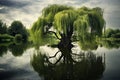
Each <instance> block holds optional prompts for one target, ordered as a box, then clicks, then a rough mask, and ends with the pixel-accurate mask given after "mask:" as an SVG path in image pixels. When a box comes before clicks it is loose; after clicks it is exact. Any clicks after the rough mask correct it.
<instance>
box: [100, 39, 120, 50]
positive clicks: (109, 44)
mask: <svg viewBox="0 0 120 80" xmlns="http://www.w3.org/2000/svg"><path fill="white" fill-rule="evenodd" d="M101 45H102V46H103V47H105V48H107V49H113V48H116V49H118V48H120V40H113V41H111V40H102V41H101Z"/></svg>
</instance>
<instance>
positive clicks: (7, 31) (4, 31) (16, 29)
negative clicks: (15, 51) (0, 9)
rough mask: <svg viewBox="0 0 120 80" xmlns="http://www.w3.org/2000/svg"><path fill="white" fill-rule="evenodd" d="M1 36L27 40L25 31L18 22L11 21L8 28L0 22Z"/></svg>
mask: <svg viewBox="0 0 120 80" xmlns="http://www.w3.org/2000/svg"><path fill="white" fill-rule="evenodd" d="M3 35H7V36H6V37H9V36H13V37H15V39H16V40H22V41H27V40H28V32H27V29H26V28H25V26H24V25H23V24H22V22H20V21H13V22H12V23H11V25H10V26H7V25H6V24H5V23H4V22H3V21H2V20H0V37H1V36H3Z"/></svg>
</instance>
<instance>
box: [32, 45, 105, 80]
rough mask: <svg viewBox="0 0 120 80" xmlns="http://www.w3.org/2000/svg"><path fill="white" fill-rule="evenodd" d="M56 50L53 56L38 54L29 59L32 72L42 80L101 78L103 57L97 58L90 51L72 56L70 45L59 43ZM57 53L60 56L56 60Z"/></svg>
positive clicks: (89, 79) (90, 79) (93, 79)
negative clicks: (36, 73) (41, 77)
mask: <svg viewBox="0 0 120 80" xmlns="http://www.w3.org/2000/svg"><path fill="white" fill-rule="evenodd" d="M61 46H62V47H61ZM68 46H69V48H68ZM70 46H71V47H70ZM58 48H59V50H60V51H58V52H56V54H55V55H54V56H47V55H46V54H45V53H42V52H39V53H37V54H34V55H33V58H32V59H31V65H32V66H33V68H34V70H35V71H36V72H38V73H39V75H40V76H44V80H96V79H99V78H101V77H102V74H103V72H104V70H105V57H104V58H103V57H102V56H97V55H95V54H94V53H93V52H90V51H88V52H81V53H80V54H74V53H72V50H71V48H72V45H71V44H68V45H61V44H60V43H59V47H58ZM58 53H61V55H60V56H59V58H58V59H57V60H56V55H58ZM51 58H52V59H54V60H51Z"/></svg>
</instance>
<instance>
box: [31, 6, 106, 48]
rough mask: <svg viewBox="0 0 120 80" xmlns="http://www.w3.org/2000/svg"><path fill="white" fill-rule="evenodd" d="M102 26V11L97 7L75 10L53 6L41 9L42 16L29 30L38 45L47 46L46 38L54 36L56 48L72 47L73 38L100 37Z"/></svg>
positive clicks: (103, 22)
mask: <svg viewBox="0 0 120 80" xmlns="http://www.w3.org/2000/svg"><path fill="white" fill-rule="evenodd" d="M104 26H105V21H104V19H103V10H102V9H101V8H99V7H96V8H92V9H90V8H87V7H82V8H77V9H75V8H73V7H68V6H65V5H56V4H54V5H50V6H48V7H46V8H44V9H43V11H42V15H41V16H40V17H39V18H38V20H37V21H36V22H35V23H34V24H33V26H32V28H31V36H32V39H33V42H36V41H39V43H40V44H41V43H42V42H45V44H47V43H46V42H49V41H45V40H48V39H47V38H49V37H55V36H56V38H55V39H56V40H57V39H58V40H60V42H59V44H58V47H70V46H71V47H72V44H71V42H72V37H73V36H76V37H81V36H82V37H83V38H84V36H85V35H86V34H95V35H98V36H100V35H102V30H103V28H104ZM48 34H49V35H48ZM46 35H47V36H46ZM51 35H52V36H51ZM36 37H37V38H36ZM38 38H39V39H38ZM35 39H36V40H35ZM51 39H53V38H51ZM78 39H79V38H78Z"/></svg>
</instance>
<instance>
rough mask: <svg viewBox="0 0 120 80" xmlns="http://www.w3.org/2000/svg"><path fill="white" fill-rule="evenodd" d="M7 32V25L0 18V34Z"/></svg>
mask: <svg viewBox="0 0 120 80" xmlns="http://www.w3.org/2000/svg"><path fill="white" fill-rule="evenodd" d="M6 33H7V25H6V24H5V23H3V22H2V20H0V34H6Z"/></svg>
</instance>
